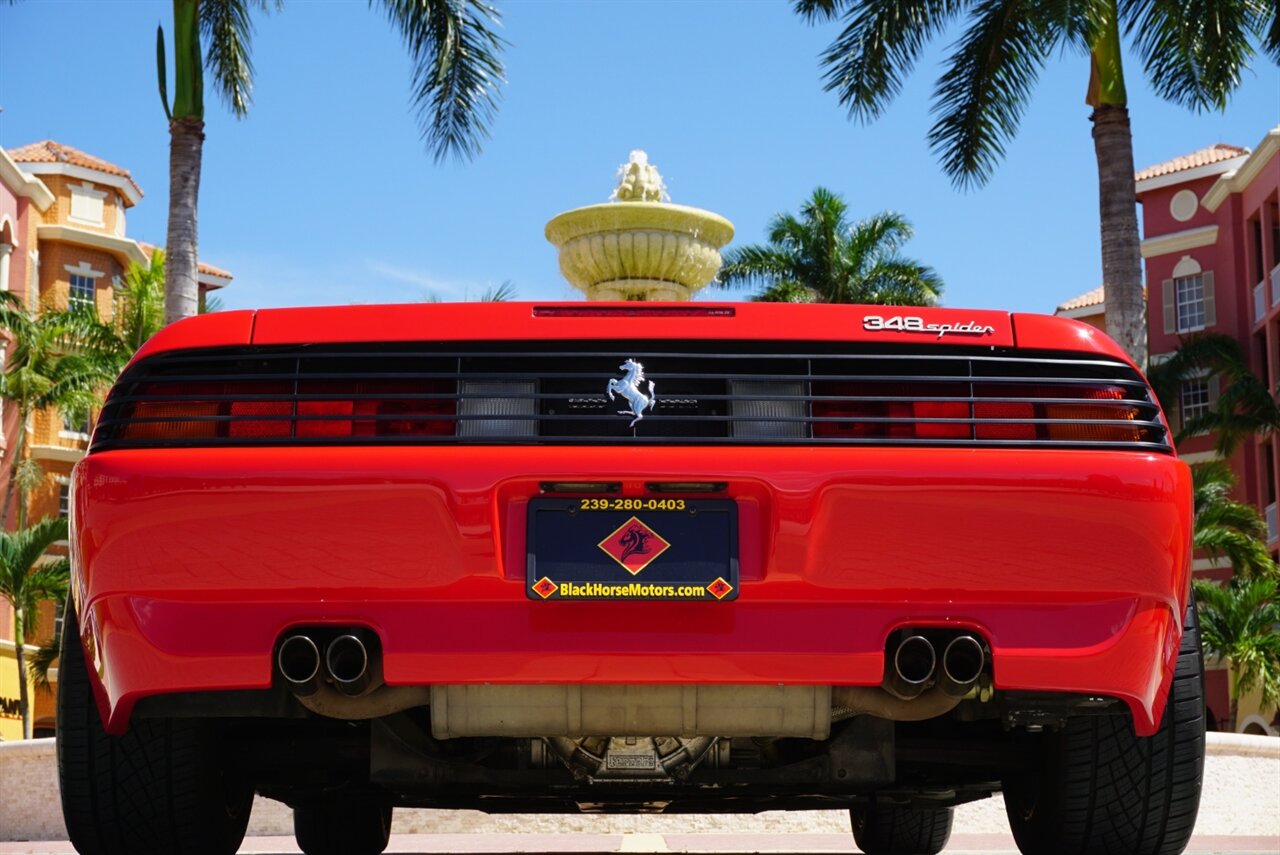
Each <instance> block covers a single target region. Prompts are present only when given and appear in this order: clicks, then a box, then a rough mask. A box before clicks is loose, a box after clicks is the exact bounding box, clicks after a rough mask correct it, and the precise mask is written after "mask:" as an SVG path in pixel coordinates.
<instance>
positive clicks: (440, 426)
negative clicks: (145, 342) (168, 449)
mask: <svg viewBox="0 0 1280 855" xmlns="http://www.w3.org/2000/svg"><path fill="white" fill-rule="evenodd" d="M454 390H455V384H454V383H452V382H449V381H443V380H394V379H392V380H351V381H345V380H338V381H330V380H323V381H311V380H302V381H299V382H298V383H297V384H296V388H295V384H294V383H293V381H255V380H244V381H229V382H200V383H170V382H159V383H145V384H142V385H141V386H139V387H138V388H136V389H134V390H132V392H131V394H133V395H135V396H137V397H143V398H147V399H149V400H143V401H138V402H136V403H134V404H132V405H129V406H127V407H126V409H125V411H124V413H123V419H122V421H123V422H124V424H123V425H122V426H121V429H120V431H121V432H120V436H121V438H122V439H150V440H164V439H203V438H208V439H217V438H229V439H259V438H261V439H273V438H286V437H291V436H296V437H301V438H317V437H339V438H340V437H356V436H387V437H412V436H452V435H453V434H454V428H455V422H454V419H453V416H454V415H455V414H456V412H457V402H456V400H455V399H454V397H453V395H454ZM166 397H170V398H171V400H164V398H166ZM202 398H204V399H202Z"/></svg>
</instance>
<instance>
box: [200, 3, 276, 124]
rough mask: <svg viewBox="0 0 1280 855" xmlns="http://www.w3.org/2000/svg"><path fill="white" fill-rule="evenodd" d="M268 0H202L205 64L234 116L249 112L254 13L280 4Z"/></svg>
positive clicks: (201, 19)
mask: <svg viewBox="0 0 1280 855" xmlns="http://www.w3.org/2000/svg"><path fill="white" fill-rule="evenodd" d="M280 5H281V4H280V2H275V3H272V2H268V0H201V2H200V36H201V38H202V40H203V41H204V49H205V66H206V67H207V68H208V70H209V74H210V75H211V76H212V77H213V83H214V86H215V87H216V88H217V90H218V94H219V95H221V96H222V100H223V101H225V102H226V104H227V106H228V107H229V108H230V109H231V112H232V113H233V114H234V115H236V116H237V117H243V116H245V115H246V114H247V113H248V112H249V104H250V102H251V101H252V95H253V58H252V56H251V51H252V47H253V17H252V13H253V12H254V11H255V10H261V11H264V12H265V11H269V10H270V9H271V8H272V7H275V8H279V7H280Z"/></svg>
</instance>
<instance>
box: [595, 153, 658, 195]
mask: <svg viewBox="0 0 1280 855" xmlns="http://www.w3.org/2000/svg"><path fill="white" fill-rule="evenodd" d="M609 201H611V202H670V201H671V197H670V196H668V195H667V185H666V184H663V183H662V176H661V175H660V174H659V173H658V167H656V166H654V165H653V164H652V163H650V162H649V155H648V154H646V153H645V152H644V150H643V149H638V148H637V149H632V150H631V156H630V157H629V158H628V159H627V162H626V163H624V164H622V165H621V166H619V167H618V186H617V187H615V188H614V190H613V193H612V194H611V195H610V196H609Z"/></svg>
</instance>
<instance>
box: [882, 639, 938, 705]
mask: <svg viewBox="0 0 1280 855" xmlns="http://www.w3.org/2000/svg"><path fill="white" fill-rule="evenodd" d="M937 667H938V655H937V652H936V651H935V650H934V649H933V643H932V642H931V641H929V639H927V638H925V637H924V636H923V635H912V636H908V637H907V638H904V639H903V640H902V643H901V644H899V645H898V647H897V649H896V650H894V652H893V667H892V669H891V671H890V674H889V685H888V689H889V691H890V692H892V693H893V694H895V695H897V696H898V697H900V698H904V699H908V698H914V697H916V696H918V695H919V694H920V693H921V692H923V691H924V690H925V688H926V687H927V686H928V685H929V681H930V680H932V679H933V675H934V671H936V670H937Z"/></svg>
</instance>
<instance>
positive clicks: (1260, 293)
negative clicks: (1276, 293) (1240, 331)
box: [1253, 279, 1267, 324]
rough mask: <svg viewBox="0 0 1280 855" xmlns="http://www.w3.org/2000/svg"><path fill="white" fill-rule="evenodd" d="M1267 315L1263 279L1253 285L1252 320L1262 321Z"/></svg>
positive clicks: (1265, 283) (1265, 288) (1258, 322)
mask: <svg viewBox="0 0 1280 855" xmlns="http://www.w3.org/2000/svg"><path fill="white" fill-rule="evenodd" d="M1266 316H1267V282H1266V280H1265V279H1264V280H1263V281H1261V282H1259V283H1258V284H1257V285H1254V286H1253V322H1254V323H1255V324H1260V323H1262V321H1263V319H1264V318H1266Z"/></svg>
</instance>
